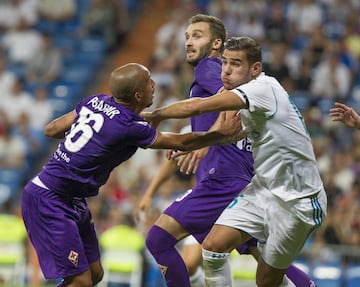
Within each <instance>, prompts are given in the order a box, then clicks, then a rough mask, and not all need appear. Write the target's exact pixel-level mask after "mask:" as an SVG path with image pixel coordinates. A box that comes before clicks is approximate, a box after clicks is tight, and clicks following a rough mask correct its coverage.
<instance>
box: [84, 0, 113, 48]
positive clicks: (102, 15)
mask: <svg viewBox="0 0 360 287" xmlns="http://www.w3.org/2000/svg"><path fill="white" fill-rule="evenodd" d="M116 12H117V10H116V9H115V7H114V3H113V2H111V1H107V0H91V4H90V6H89V8H88V10H87V11H86V12H85V13H84V15H83V18H82V20H81V25H80V33H81V35H82V36H98V37H101V38H102V39H103V40H104V41H105V43H106V47H107V48H108V50H111V49H113V48H114V47H115V45H116V42H117V32H118V30H117V25H118V23H116V19H117V18H116Z"/></svg>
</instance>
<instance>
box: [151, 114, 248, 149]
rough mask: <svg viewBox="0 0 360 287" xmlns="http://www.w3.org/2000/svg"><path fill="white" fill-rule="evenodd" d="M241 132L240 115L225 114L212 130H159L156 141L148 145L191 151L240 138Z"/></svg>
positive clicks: (156, 147) (157, 147)
mask: <svg viewBox="0 0 360 287" xmlns="http://www.w3.org/2000/svg"><path fill="white" fill-rule="evenodd" d="M241 134H242V130H241V120H240V117H239V116H237V115H233V116H225V114H224V116H222V117H219V118H218V120H217V121H216V123H215V124H214V129H213V130H212V131H208V132H194V133H185V134H176V133H161V132H158V135H157V137H156V139H155V141H154V142H153V143H152V144H151V145H150V146H148V147H150V148H155V149H174V150H181V151H189V150H195V149H199V148H202V147H205V146H211V145H221V144H227V143H230V142H233V141H234V138H239V135H241Z"/></svg>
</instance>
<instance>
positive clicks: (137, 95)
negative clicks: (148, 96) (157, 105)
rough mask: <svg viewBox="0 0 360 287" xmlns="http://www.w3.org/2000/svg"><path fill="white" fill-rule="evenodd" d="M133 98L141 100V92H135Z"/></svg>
mask: <svg viewBox="0 0 360 287" xmlns="http://www.w3.org/2000/svg"><path fill="white" fill-rule="evenodd" d="M134 99H135V101H136V102H140V101H141V93H139V92H135V94H134Z"/></svg>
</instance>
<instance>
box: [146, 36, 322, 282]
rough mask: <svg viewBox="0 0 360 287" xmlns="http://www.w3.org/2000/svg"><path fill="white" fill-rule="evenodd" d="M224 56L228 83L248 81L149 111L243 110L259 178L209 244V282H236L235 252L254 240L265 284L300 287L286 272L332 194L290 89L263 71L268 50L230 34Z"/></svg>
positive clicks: (161, 114)
mask: <svg viewBox="0 0 360 287" xmlns="http://www.w3.org/2000/svg"><path fill="white" fill-rule="evenodd" d="M222 61H223V64H222V81H223V83H224V85H225V86H226V84H227V83H228V84H229V83H231V82H232V81H235V80H234V79H236V81H239V79H241V83H242V84H241V85H240V86H238V87H237V88H235V89H232V90H230V91H229V90H227V91H224V92H222V93H219V94H216V95H214V96H212V97H209V98H204V99H195V98H194V99H189V100H184V101H180V102H177V103H174V104H172V105H169V106H167V107H163V108H159V109H156V110H155V111H153V112H152V113H149V114H147V115H145V116H146V117H147V119H148V120H150V121H152V122H153V123H158V122H159V121H161V120H164V119H167V118H184V117H189V116H192V115H195V114H202V113H207V112H212V111H224V110H237V109H241V118H242V124H243V130H244V131H246V132H247V134H248V137H249V138H250V140H251V144H252V150H253V157H254V169H255V175H254V177H253V179H252V181H251V183H250V184H249V185H248V186H247V187H246V188H245V190H244V191H243V192H242V193H241V194H240V195H239V196H238V197H237V198H235V199H234V201H233V202H232V203H231V204H230V205H229V206H228V208H227V209H225V210H224V212H223V214H222V215H221V216H220V217H219V219H218V220H217V222H216V224H215V226H214V227H213V228H212V230H211V231H210V233H209V234H208V236H207V237H206V239H205V241H204V242H203V260H204V271H205V275H206V281H207V286H211V287H220V286H221V287H228V286H231V273H230V266H229V263H228V258H229V254H230V252H231V251H232V250H233V249H234V247H236V246H238V245H239V244H242V243H243V242H246V241H247V240H248V239H250V238H251V237H254V238H256V239H258V240H259V244H260V246H259V248H260V250H261V258H260V259H259V263H258V269H257V275H256V284H257V286H259V287H277V286H295V285H292V283H291V282H289V281H287V280H286V277H284V273H285V271H286V269H287V268H288V267H289V266H290V264H291V263H292V262H293V260H294V259H295V257H296V256H297V254H298V253H299V251H300V250H301V248H302V247H303V245H304V243H305V241H306V240H307V238H308V236H309V234H310V233H311V232H312V231H313V230H314V229H316V228H318V227H319V226H320V225H321V224H322V222H323V221H324V219H325V216H326V206H327V198H326V193H325V190H324V188H323V183H322V180H321V178H320V174H319V171H318V169H317V164H316V159H315V155H314V152H313V147H312V144H311V139H310V136H309V134H308V132H307V129H306V127H305V123H304V121H303V118H302V116H301V114H300V112H299V110H298V109H297V107H296V106H295V104H294V103H293V102H292V100H291V98H290V97H289V95H288V94H287V92H286V91H285V90H284V88H283V87H282V86H281V85H280V83H279V82H278V81H277V80H276V79H275V78H273V77H269V76H266V75H265V74H264V73H263V72H262V64H261V47H260V45H259V44H258V43H257V42H256V41H254V40H253V39H251V38H249V37H232V38H230V39H229V40H228V41H227V42H226V44H225V51H224V53H223V56H222ZM229 86H230V85H229ZM283 278H285V279H283Z"/></svg>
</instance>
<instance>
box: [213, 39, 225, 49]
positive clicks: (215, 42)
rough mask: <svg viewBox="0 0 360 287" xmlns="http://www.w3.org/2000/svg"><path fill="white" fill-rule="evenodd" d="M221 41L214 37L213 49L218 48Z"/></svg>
mask: <svg viewBox="0 0 360 287" xmlns="http://www.w3.org/2000/svg"><path fill="white" fill-rule="evenodd" d="M222 44H223V42H222V40H221V39H215V40H214V41H213V50H220V49H221V46H222Z"/></svg>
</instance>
